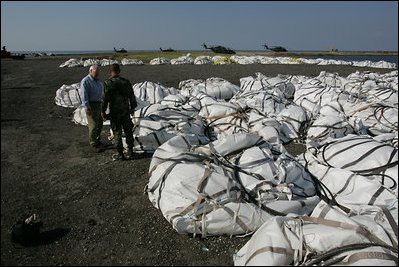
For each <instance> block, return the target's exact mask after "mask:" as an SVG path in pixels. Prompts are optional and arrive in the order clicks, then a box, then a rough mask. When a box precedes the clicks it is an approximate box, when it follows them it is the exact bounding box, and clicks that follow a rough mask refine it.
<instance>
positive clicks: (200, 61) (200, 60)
mask: <svg viewBox="0 0 399 267" xmlns="http://www.w3.org/2000/svg"><path fill="white" fill-rule="evenodd" d="M194 64H195V65H204V64H213V60H212V58H211V57H210V56H198V57H196V58H195V60H194Z"/></svg>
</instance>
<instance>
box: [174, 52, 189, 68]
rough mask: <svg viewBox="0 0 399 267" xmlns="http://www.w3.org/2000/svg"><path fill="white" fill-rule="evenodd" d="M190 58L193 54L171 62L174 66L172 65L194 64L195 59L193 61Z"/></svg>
mask: <svg viewBox="0 0 399 267" xmlns="http://www.w3.org/2000/svg"><path fill="white" fill-rule="evenodd" d="M190 56H191V54H190V53H188V54H187V55H185V56H181V57H178V58H173V59H171V60H170V64H172V65H185V64H194V59H192V58H191V57H190Z"/></svg>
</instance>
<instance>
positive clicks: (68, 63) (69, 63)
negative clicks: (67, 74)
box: [59, 58, 84, 68]
mask: <svg viewBox="0 0 399 267" xmlns="http://www.w3.org/2000/svg"><path fill="white" fill-rule="evenodd" d="M83 64H84V62H83V61H82V60H80V59H76V58H71V59H68V60H67V61H65V62H64V63H62V64H61V65H60V66H59V67H60V68H65V67H68V68H73V67H83Z"/></svg>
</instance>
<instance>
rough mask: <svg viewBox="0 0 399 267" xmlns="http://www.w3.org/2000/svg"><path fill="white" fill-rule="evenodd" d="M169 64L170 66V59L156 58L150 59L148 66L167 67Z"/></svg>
mask: <svg viewBox="0 0 399 267" xmlns="http://www.w3.org/2000/svg"><path fill="white" fill-rule="evenodd" d="M169 64H170V59H168V58H164V57H157V58H154V59H151V61H150V65H169Z"/></svg>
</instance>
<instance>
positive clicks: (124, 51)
mask: <svg viewBox="0 0 399 267" xmlns="http://www.w3.org/2000/svg"><path fill="white" fill-rule="evenodd" d="M114 51H115V53H127V51H126V50H125V48H121V49H119V50H117V49H116V48H115V47H114Z"/></svg>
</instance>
